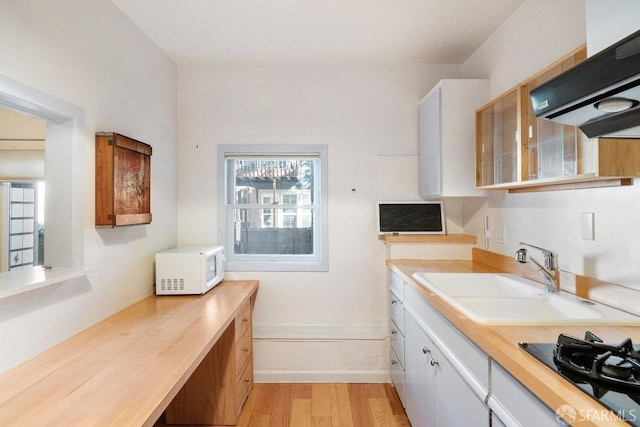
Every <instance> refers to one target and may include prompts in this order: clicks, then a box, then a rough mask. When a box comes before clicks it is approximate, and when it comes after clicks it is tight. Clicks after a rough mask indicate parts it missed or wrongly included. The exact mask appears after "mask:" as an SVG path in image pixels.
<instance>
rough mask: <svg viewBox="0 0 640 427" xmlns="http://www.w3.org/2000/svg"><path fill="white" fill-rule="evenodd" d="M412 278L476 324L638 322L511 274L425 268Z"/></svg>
mask: <svg viewBox="0 0 640 427" xmlns="http://www.w3.org/2000/svg"><path fill="white" fill-rule="evenodd" d="M413 278H414V279H415V280H416V281H417V282H418V283H419V284H421V285H422V286H424V287H425V288H427V289H429V290H430V291H432V292H434V293H435V294H437V295H439V296H440V297H442V298H443V299H445V300H446V301H447V302H448V303H449V304H451V305H453V306H454V307H456V308H457V309H458V310H460V311H461V312H463V313H464V314H465V315H466V316H467V317H469V318H470V319H472V320H474V321H475V322H478V323H484V324H498V325H513V324H582V323H592V324H622V325H625V324H629V325H635V324H640V317H638V316H634V315H632V314H629V313H626V312H623V311H621V310H616V309H614V308H611V307H609V306H606V305H603V304H599V303H596V302H593V301H589V300H585V299H583V298H579V297H576V296H575V295H572V294H569V293H566V292H559V293H548V292H545V290H544V286H543V285H542V284H540V283H538V282H534V281H532V280H528V279H525V278H522V277H520V276H517V275H514V274H506V273H505V274H499V273H427V272H417V273H415V274H414V275H413Z"/></svg>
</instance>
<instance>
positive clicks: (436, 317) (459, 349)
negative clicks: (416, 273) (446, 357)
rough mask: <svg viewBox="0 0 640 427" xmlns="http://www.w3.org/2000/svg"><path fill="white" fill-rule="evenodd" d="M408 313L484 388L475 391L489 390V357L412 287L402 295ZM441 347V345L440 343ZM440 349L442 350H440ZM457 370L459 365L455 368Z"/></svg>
mask: <svg viewBox="0 0 640 427" xmlns="http://www.w3.org/2000/svg"><path fill="white" fill-rule="evenodd" d="M405 307H406V310H407V312H411V314H414V315H415V317H416V319H420V320H421V321H422V322H423V323H424V325H425V327H426V328H428V329H429V331H430V334H432V335H433V336H434V338H436V339H438V340H440V342H442V343H444V344H445V345H446V348H447V349H448V351H449V352H450V353H452V354H453V355H455V358H456V359H457V360H458V361H459V362H460V364H461V365H462V367H463V368H464V369H465V370H467V371H468V373H470V374H471V375H472V376H473V377H475V379H476V380H477V381H478V383H479V386H480V387H481V388H482V389H483V390H477V392H478V394H479V395H480V394H485V395H486V392H488V390H489V358H488V357H487V355H486V354H484V353H483V352H482V351H481V350H480V349H479V348H478V347H476V346H475V345H474V344H473V343H472V342H471V341H469V339H468V338H467V337H465V336H464V335H463V334H462V333H461V332H460V331H458V329H456V327H455V326H453V325H452V324H451V323H449V321H448V320H446V319H445V318H444V317H442V315H441V314H440V313H439V312H438V311H437V310H436V309H434V308H433V307H431V305H429V303H428V302H427V301H426V300H425V299H424V298H423V297H422V296H421V295H420V294H419V293H418V292H417V291H415V290H414V289H413V288H412V287H411V286H407V289H406V296H405ZM439 347H440V345H439ZM441 350H442V349H441ZM456 369H458V367H456Z"/></svg>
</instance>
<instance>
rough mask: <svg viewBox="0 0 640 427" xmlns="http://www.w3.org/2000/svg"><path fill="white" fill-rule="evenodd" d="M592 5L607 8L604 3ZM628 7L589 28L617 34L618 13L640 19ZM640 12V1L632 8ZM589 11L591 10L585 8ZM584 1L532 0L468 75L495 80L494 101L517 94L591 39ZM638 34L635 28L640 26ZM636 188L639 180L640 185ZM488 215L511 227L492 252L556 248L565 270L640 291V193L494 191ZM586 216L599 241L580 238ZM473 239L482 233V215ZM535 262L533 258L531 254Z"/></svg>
mask: <svg viewBox="0 0 640 427" xmlns="http://www.w3.org/2000/svg"><path fill="white" fill-rule="evenodd" d="M594 3H596V4H599V5H602V6H604V3H605V2H601V1H595V2H594ZM623 3H625V2H622V3H621V2H620V1H614V2H606V8H608V9H611V10H610V11H609V13H607V20H606V21H604V20H602V19H601V18H602V16H595V15H594V14H591V13H590V14H589V15H590V16H592V17H594V19H593V20H590V21H589V22H591V23H594V22H596V21H597V22H599V23H601V24H602V23H604V24H606V25H609V26H612V27H615V26H616V25H618V21H617V20H616V19H614V17H613V15H614V13H613V11H617V14H620V15H629V14H630V15H633V16H637V15H638V12H636V13H635V14H633V12H632V11H630V10H629V8H628V7H624V8H623V7H618V6H621V5H622V4H623ZM626 3H627V6H628V5H629V3H635V5H636V8H637V7H638V3H640V2H637V0H636V1H635V2H626ZM587 5H589V3H587ZM585 14H586V11H585V2H584V1H583V0H562V1H558V0H528V1H527V2H525V3H524V4H523V5H522V6H521V7H520V8H519V9H518V10H517V11H516V12H515V13H514V14H513V15H512V16H511V17H510V19H509V20H508V21H506V22H505V23H504V25H502V26H501V27H500V28H499V29H498V30H497V31H496V32H495V33H494V34H493V35H492V36H491V38H489V39H488V40H487V41H486V42H485V43H484V44H483V45H482V46H481V47H480V48H479V49H478V50H477V51H476V52H475V53H474V54H473V55H472V56H471V57H470V58H469V60H467V61H466V62H465V63H464V64H463V70H464V71H463V74H465V75H473V76H477V75H480V76H481V77H490V78H491V83H492V84H491V86H492V96H493V97H495V96H497V95H499V94H500V93H502V92H504V91H505V90H508V89H509V88H511V87H513V86H514V85H515V84H517V83H518V82H520V81H522V80H524V79H525V78H527V77H528V76H530V75H532V74H534V73H535V72H536V71H537V70H540V69H542V68H543V67H545V66H546V65H548V64H549V63H551V62H552V61H553V60H554V59H556V58H559V57H561V56H562V55H564V54H565V53H567V52H569V51H570V50H572V49H574V48H575V47H577V46H578V45H580V44H581V43H584V42H585V40H586V25H585V22H586V21H585ZM635 22H636V27H637V20H636V21H635ZM636 181H637V180H636ZM486 212H487V213H488V215H489V222H490V228H491V229H492V230H495V228H496V226H497V225H498V224H504V225H506V226H507V230H508V231H507V236H508V237H507V244H504V245H503V244H498V243H495V242H492V243H491V244H490V250H492V251H494V252H498V253H503V254H506V255H512V254H514V253H515V251H516V250H517V248H518V242H519V241H525V242H529V243H531V244H535V245H538V246H542V247H545V248H548V249H552V250H554V251H556V252H557V253H558V254H559V262H560V268H561V269H563V270H567V271H570V272H573V273H577V274H585V275H589V276H594V277H597V278H599V279H602V280H608V281H612V282H617V283H620V284H625V285H628V286H632V287H637V288H640V263H639V262H638V260H639V259H640V215H639V212H640V186H638V182H635V185H633V186H627V187H616V188H602V189H585V190H571V191H557V192H545V193H529V194H527V193H525V194H507V193H506V192H505V191H496V192H494V193H492V196H491V197H490V198H489V201H488V204H487V207H486ZM581 212H594V213H595V240H594V241H584V240H581V239H580V229H579V220H580V213H581ZM468 221H469V222H468V225H467V227H468V229H467V231H468V232H471V233H473V232H479V231H480V230H481V228H480V227H481V221H480V219H479V217H478V216H476V217H474V218H469V219H468ZM534 256H535V255H534Z"/></svg>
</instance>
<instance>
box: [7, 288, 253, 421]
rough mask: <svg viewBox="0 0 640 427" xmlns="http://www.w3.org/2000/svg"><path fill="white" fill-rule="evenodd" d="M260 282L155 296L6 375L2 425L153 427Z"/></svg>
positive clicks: (86, 330)
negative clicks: (202, 291)
mask: <svg viewBox="0 0 640 427" xmlns="http://www.w3.org/2000/svg"><path fill="white" fill-rule="evenodd" d="M257 290H258V282H257V281H225V282H222V283H220V284H219V285H217V286H216V287H215V288H213V289H212V290H211V291H209V292H208V293H206V294H204V295H180V296H155V295H153V296H150V297H148V298H145V299H143V300H141V301H139V302H138V303H135V304H133V305H131V306H129V307H127V308H126V309H124V310H122V311H120V312H118V313H116V314H114V315H113V316H111V317H109V318H107V319H105V320H103V321H101V322H99V323H97V324H96V325H94V326H92V327H90V328H88V329H85V330H84V331H82V332H80V333H79V334H77V335H75V336H73V337H71V338H69V339H68V340H66V341H63V342H62V343H60V344H58V345H56V346H54V347H52V348H51V349H49V350H46V351H45V352H43V353H41V354H40V355H38V356H36V357H34V358H32V359H30V360H28V361H27V362H25V363H23V364H21V365H19V366H17V367H16V368H14V369H12V370H10V371H7V372H5V373H3V374H2V375H0V425H2V426H3V427H7V426H20V427H25V426H38V427H42V426H65V427H67V426H83V427H86V426H153V425H154V423H155V422H156V420H157V419H158V418H159V417H160V415H161V414H162V412H163V411H164V410H165V408H166V407H167V405H168V404H169V403H170V402H171V401H172V400H173V398H174V397H175V395H176V394H177V393H178V391H179V390H180V389H181V388H182V386H183V385H184V384H185V382H186V381H187V380H188V379H189V377H190V376H191V374H192V373H193V372H194V370H195V369H196V368H197V367H198V365H199V364H200V362H201V361H202V360H203V359H204V357H205V356H206V355H207V353H208V352H209V351H210V350H211V349H212V348H213V346H214V345H215V344H216V342H217V341H218V338H219V337H220V336H221V335H222V334H223V332H224V331H225V330H226V329H227V327H229V326H230V325H231V324H232V322H233V320H234V316H235V315H236V312H237V311H238V309H239V307H240V306H241V305H242V303H243V302H245V301H247V299H248V298H251V297H253V296H254V294H255V293H256V292H257Z"/></svg>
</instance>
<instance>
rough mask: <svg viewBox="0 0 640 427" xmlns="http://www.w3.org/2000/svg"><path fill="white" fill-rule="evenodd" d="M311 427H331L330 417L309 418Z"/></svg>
mask: <svg viewBox="0 0 640 427" xmlns="http://www.w3.org/2000/svg"><path fill="white" fill-rule="evenodd" d="M311 427H333V422H332V419H331V416H330V415H329V416H321V417H311Z"/></svg>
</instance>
